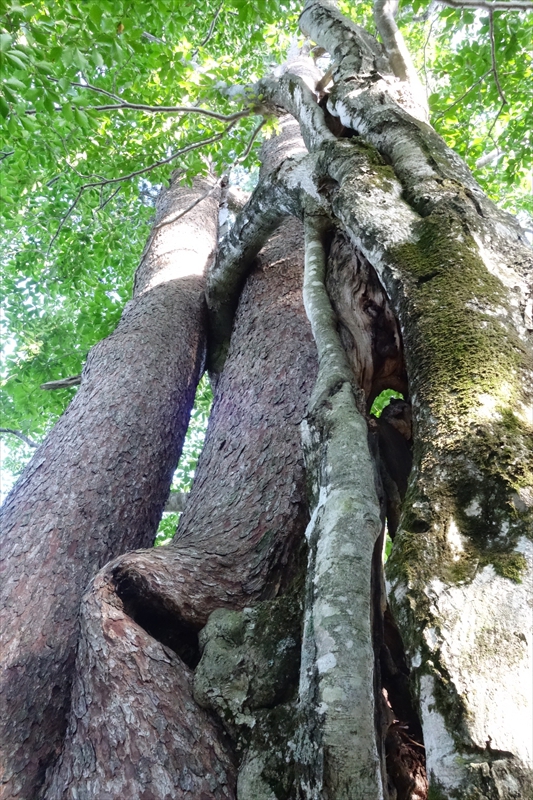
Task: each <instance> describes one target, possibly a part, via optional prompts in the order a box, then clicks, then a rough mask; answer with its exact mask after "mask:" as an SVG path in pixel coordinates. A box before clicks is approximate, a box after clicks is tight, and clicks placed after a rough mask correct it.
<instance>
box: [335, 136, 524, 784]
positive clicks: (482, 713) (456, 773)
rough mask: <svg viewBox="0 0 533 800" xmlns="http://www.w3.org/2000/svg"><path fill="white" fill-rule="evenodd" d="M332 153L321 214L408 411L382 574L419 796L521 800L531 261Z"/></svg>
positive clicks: (455, 196)
mask: <svg viewBox="0 0 533 800" xmlns="http://www.w3.org/2000/svg"><path fill="white" fill-rule="evenodd" d="M348 149H349V148H348V147H347V146H345V145H342V149H341V151H339V152H342V151H346V152H344V157H343V159H342V160H341V157H340V154H339V156H336V155H334V151H333V148H332V149H331V150H330V152H331V153H332V154H333V155H332V156H330V160H329V165H330V174H332V175H333V176H334V177H335V179H336V180H338V181H339V185H340V188H339V191H338V193H337V196H336V197H335V200H334V207H335V210H336V212H337V215H338V216H339V217H340V218H341V219H342V220H343V222H344V224H345V226H346V230H347V232H348V233H349V235H350V238H351V239H352V242H353V243H354V244H355V245H356V246H357V247H359V248H360V249H361V250H362V252H363V253H364V255H365V256H366V257H367V258H368V259H369V261H370V262H371V263H372V265H373V266H374V267H375V269H376V271H377V272H378V275H379V277H380V280H381V281H382V283H383V285H384V286H385V288H386V290H387V293H388V295H389V298H390V301H391V304H392V307H393V309H394V311H395V313H396V316H397V318H398V320H399V322H400V326H401V332H402V337H403V342H404V348H405V359H406V366H407V373H408V379H409V392H410V398H411V401H412V407H413V419H414V453H413V470H412V472H411V477H410V481H409V488H408V492H407V496H406V499H405V502H404V508H403V515H402V519H401V523H400V531H399V533H398V535H397V537H396V539H395V542H394V546H393V550H392V556H391V558H390V561H389V563H388V565H387V574H388V579H389V581H390V602H391V605H392V609H393V611H394V613H395V615H396V617H397V621H398V624H399V627H400V631H401V634H402V637H403V639H404V642H405V646H406V648H407V652H408V656H409V661H410V665H411V667H412V675H413V686H414V688H415V692H416V695H417V697H418V701H419V706H420V713H421V718H422V725H423V730H424V741H425V747H426V754H427V764H428V776H429V779H430V786H432V787H433V789H432V790H431V791H437V789H438V790H439V791H442V792H443V793H444V794H443V796H445V797H447V798H448V797H449V798H461V799H462V798H470V797H472V798H478V797H480V798H481V797H483V798H485V797H493V796H494V797H497V798H514V797H522V796H523V797H526V796H528V792H531V790H532V788H531V787H532V783H531V780H532V774H531V767H530V766H529V765H530V764H531V736H530V732H531V726H530V722H529V721H530V720H531V713H532V712H531V687H532V685H533V680H532V675H531V662H530V657H529V652H528V642H529V641H530V622H531V617H530V606H529V601H528V592H529V587H530V586H531V579H532V574H533V573H532V555H533V553H532V542H531V538H532V523H533V520H532V514H533V436H532V411H531V409H532V406H531V392H532V386H533V383H532V381H531V375H532V365H533V361H532V349H531V340H530V337H531V331H528V329H527V320H526V308H527V304H526V301H527V296H528V295H527V292H528V287H527V282H526V280H525V276H527V274H528V273H527V265H528V264H531V263H532V261H531V253H530V251H528V250H527V248H524V247H523V246H522V245H521V244H520V242H519V241H517V237H516V235H515V233H516V231H515V228H514V223H513V224H510V225H509V227H508V229H505V228H504V227H503V223H502V218H500V221H499V223H498V224H499V227H498V228H497V230H496V231H494V230H493V229H492V228H491V225H492V220H490V219H489V220H487V219H486V217H484V216H483V215H482V214H481V213H479V214H476V212H474V211H473V208H474V206H473V205H472V203H471V202H470V200H469V199H468V193H467V192H465V191H464V190H463V189H462V188H461V184H460V182H459V180H458V181H457V184H456V185H455V186H452V185H451V184H450V182H443V184H442V186H441V187H440V195H439V194H438V191H437V190H435V192H434V196H433V200H432V202H431V203H430V202H429V201H428V202H427V204H426V207H425V215H420V214H419V213H418V212H416V211H415V210H414V209H412V208H411V207H410V206H409V205H408V204H406V202H405V200H403V199H401V195H402V190H401V186H400V182H399V180H398V178H397V177H396V174H395V172H394V171H393V170H392V169H391V167H390V165H386V164H385V163H384V162H383V161H381V160H380V156H379V154H378V153H376V152H375V151H374V153H372V150H371V149H369V147H368V145H366V146H365V145H359V144H355V145H351V147H350V153H348V152H347V151H348ZM437 155H438V156H439V159H440V161H442V158H443V154H442V152H439V153H438V154H436V156H435V159H436V160H437ZM350 158H351V159H353V161H352V163H351V164H350V163H349V159H350ZM357 161H358V164H357V163H356V162H357ZM452 166H453V163H451V164H448V167H449V169H451V167H452ZM357 168H359V170H361V171H360V173H359V174H360V178H359V181H358V182H357V183H356V182H355V181H354V180H353V176H354V174H355V169H357ZM413 191H414V189H413ZM487 203H488V201H487ZM376 209H379V210H378V211H376ZM395 209H396V214H395V215H394V216H393V212H394V210H395ZM380 214H381V215H382V216H383V218H384V219H386V221H387V226H386V229H385V230H383V227H382V226H381V227H380ZM473 216H476V218H475V219H474V218H473ZM489 243H490V248H489ZM513 265H516V269H514V270H513ZM530 269H531V268H530ZM530 274H531V272H530Z"/></svg>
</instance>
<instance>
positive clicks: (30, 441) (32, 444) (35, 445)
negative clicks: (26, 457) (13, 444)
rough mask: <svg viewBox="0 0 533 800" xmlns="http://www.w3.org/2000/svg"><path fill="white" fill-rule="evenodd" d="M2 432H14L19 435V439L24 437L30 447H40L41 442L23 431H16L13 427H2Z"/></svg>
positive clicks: (0, 429)
mask: <svg viewBox="0 0 533 800" xmlns="http://www.w3.org/2000/svg"><path fill="white" fill-rule="evenodd" d="M0 433H12V434H13V436H18V438H19V439H22V441H23V442H25V443H26V444H27V445H29V446H30V447H39V442H34V441H33V439H30V438H29V436H26V434H25V433H22V431H15V430H13V428H0Z"/></svg>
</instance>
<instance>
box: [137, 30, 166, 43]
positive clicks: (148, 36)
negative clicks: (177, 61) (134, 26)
mask: <svg viewBox="0 0 533 800" xmlns="http://www.w3.org/2000/svg"><path fill="white" fill-rule="evenodd" d="M141 36H143V37H144V38H145V39H148V41H149V42H155V43H156V44H165V42H164V41H163V39H159V37H157V36H154V35H153V34H152V33H148V31H143V32H142V34H141Z"/></svg>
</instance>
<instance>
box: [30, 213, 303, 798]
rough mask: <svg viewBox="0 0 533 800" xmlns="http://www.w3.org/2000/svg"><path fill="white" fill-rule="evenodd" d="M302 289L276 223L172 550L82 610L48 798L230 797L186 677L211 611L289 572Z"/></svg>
mask: <svg viewBox="0 0 533 800" xmlns="http://www.w3.org/2000/svg"><path fill="white" fill-rule="evenodd" d="M301 275H302V233H301V225H300V224H299V223H298V222H297V221H292V222H287V223H285V224H284V226H283V227H282V228H281V229H280V231H279V232H278V234H275V235H274V236H273V237H272V239H271V240H270V241H269V243H268V245H267V246H266V247H265V248H264V249H263V250H262V252H261V253H260V254H259V257H258V259H257V262H256V265H255V267H254V269H253V270H252V273H251V275H250V277H249V279H248V281H247V283H246V286H245V289H244V291H243V293H242V296H241V299H240V303H239V308H238V311H237V316H236V320H235V326H234V331H233V336H232V340H231V346H230V350H229V354H228V358H227V362H226V366H225V369H224V372H223V374H222V376H221V377H220V379H219V381H218V384H217V389H216V394H215V399H214V404H213V410H212V414H211V418H210V421H209V427H208V432H207V436H206V441H205V446H204V450H203V453H202V456H201V458H200V461H199V464H198V470H197V476H196V479H195V482H194V486H193V489H192V491H191V493H190V495H189V497H188V500H187V504H186V507H185V510H184V511H183V515H182V518H181V520H180V525H179V528H178V531H177V534H176V536H175V538H174V540H173V542H172V543H171V544H169V545H167V546H164V547H160V548H157V549H155V550H144V551H138V552H136V553H130V554H128V555H125V556H122V557H120V558H118V559H116V560H115V561H114V562H111V563H110V564H109V565H108V566H107V567H106V568H105V569H104V570H102V572H101V573H100V574H99V575H98V576H97V578H96V579H95V581H94V582H93V584H92V586H91V587H90V589H89V591H88V593H87V595H86V597H85V599H84V602H83V604H82V613H81V616H82V632H81V640H80V647H79V651H78V659H77V664H76V680H75V684H74V692H73V700H72V708H71V715H70V722H69V729H68V732H67V736H66V740H65V746H64V750H63V756H62V758H61V760H60V762H59V764H58V768H57V769H56V770H55V772H54V774H53V775H52V776H51V779H50V783H49V786H48V788H47V791H46V792H45V797H46V800H52V798H54V800H58V799H59V798H65V799H66V798H74V797H79V798H87V799H88V798H93V797H108V796H109V797H142V798H152V797H153V798H158V800H159V799H161V800H163V799H165V800H167V798H168V800H170V799H171V798H172V800H175V799H176V798H189V797H198V798H204V799H205V800H207V798H217V800H218V798H224V797H234V796H235V794H234V793H235V780H236V771H237V759H236V756H235V754H234V752H233V748H232V746H231V745H229V744H228V740H227V735H226V734H225V733H224V732H223V730H222V729H221V727H220V723H219V722H217V721H216V720H214V719H213V718H212V716H211V715H210V713H209V712H208V711H204V710H203V709H202V708H200V707H199V706H198V705H197V704H196V702H195V700H194V699H193V693H192V670H193V669H194V667H195V666H196V664H197V662H198V658H199V652H198V640H197V633H198V631H199V630H200V628H201V627H202V626H204V625H205V623H206V622H207V619H208V616H209V614H211V612H213V611H214V610H215V609H221V608H227V609H232V610H240V609H243V608H244V607H246V606H248V605H250V604H252V605H253V604H255V603H257V601H260V600H263V599H268V598H275V597H277V596H278V595H279V594H280V593H281V594H282V593H283V592H285V591H286V590H287V589H288V588H289V587H290V585H291V583H292V582H293V581H294V579H295V577H296V575H297V573H298V571H299V570H301V566H302V545H303V532H304V530H305V525H306V523H307V519H308V514H307V498H306V488H305V480H304V469H303V455H302V449H301V443H300V433H299V425H300V422H301V420H302V418H303V416H304V413H305V409H306V405H307V400H308V398H309V395H310V392H311V389H312V387H313V384H314V379H315V375H316V354H315V353H316V351H315V345H314V342H313V339H312V336H311V332H310V329H309V325H308V323H307V320H306V318H305V312H304V309H303V306H302V298H301ZM173 698H174V700H173ZM154 753H157V757H156V758H155V757H154Z"/></svg>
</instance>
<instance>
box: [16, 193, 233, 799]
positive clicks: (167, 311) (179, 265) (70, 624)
mask: <svg viewBox="0 0 533 800" xmlns="http://www.w3.org/2000/svg"><path fill="white" fill-rule="evenodd" d="M212 186H213V183H212V181H210V180H204V181H199V182H197V183H196V184H195V186H194V187H193V189H183V188H180V187H179V186H178V185H177V184H175V185H173V186H172V187H171V188H170V189H169V190H168V191H165V192H163V194H162V196H161V198H160V200H159V201H158V208H157V218H156V224H155V227H154V229H153V231H152V234H151V237H150V240H149V243H148V245H147V248H146V250H145V253H144V256H143V259H142V261H141V265H140V267H139V269H138V271H137V274H136V286H135V294H134V298H133V300H132V301H131V302H130V303H129V304H128V305H127V306H126V309H125V311H124V314H123V316H122V319H121V321H120V323H119V325H118V327H117V329H116V331H115V332H114V333H113V334H112V335H111V336H109V337H108V338H107V339H105V340H104V341H102V342H100V343H99V344H97V345H96V346H95V347H94V348H93V349H92V351H91V353H90V354H89V357H88V360H87V365H86V367H85V369H84V373H83V380H82V384H81V387H80V389H79V391H78V393H77V395H76V397H75V399H74V401H73V402H72V403H71V405H70V406H69V408H68V410H67V411H66V413H65V414H64V416H63V417H62V418H61V420H60V421H59V422H58V424H57V425H56V427H55V428H54V429H53V431H52V432H51V433H50V435H49V436H48V438H47V439H46V441H45V442H44V444H43V445H42V446H41V447H40V448H39V450H38V451H37V453H36V454H35V456H34V458H33V459H32V461H31V462H30V464H29V465H28V467H27V469H26V470H25V472H24V474H23V475H22V477H21V479H20V480H19V482H18V483H17V485H16V487H15V488H14V490H13V492H12V493H11V495H10V496H9V497H8V498H7V500H6V502H5V505H4V506H3V508H2V537H3V538H2V561H3V566H4V574H3V578H2V584H1V587H0V592H1V605H0V608H1V609H2V616H3V623H2V639H1V659H2V662H1V663H2V677H1V692H2V694H1V697H2V713H1V714H0V726H1V735H0V743H1V753H2V755H1V763H2V770H3V772H2V781H3V783H2V789H1V796H2V797H5V798H10V797H19V798H27V799H28V800H29V798H35V797H37V796H38V793H39V786H40V784H41V783H42V781H43V779H44V775H45V772H46V769H47V768H48V767H49V765H50V764H51V763H53V761H54V759H55V758H56V757H57V755H58V753H59V750H60V747H61V738H62V736H63V734H64V731H65V726H66V720H65V711H66V707H67V703H68V697H69V693H70V680H71V674H72V668H73V664H74V654H75V644H76V638H77V632H78V622H77V618H78V608H79V601H80V597H81V594H82V592H83V591H84V589H85V587H86V586H87V583H88V581H89V579H90V578H91V577H92V576H93V575H94V574H95V573H96V572H97V571H98V569H100V567H101V566H102V565H103V564H105V562H106V561H108V560H109V558H110V557H114V556H116V555H118V554H119V553H121V552H123V551H125V550H127V549H130V548H132V547H139V546H148V545H150V544H151V543H152V541H153V539H154V534H155V531H156V528H157V525H158V522H159V519H160V516H161V511H162V508H163V506H164V503H165V500H166V498H167V496H168V492H169V488H170V481H171V478H172V473H173V470H174V468H175V466H176V463H177V459H178V457H179V454H180V451H181V446H182V443H183V438H184V436H185V431H186V429H187V424H188V419H189V413H190V408H191V405H192V402H193V398H194V391H195V387H196V384H197V381H198V378H199V375H200V374H201V370H202V367H203V363H204V358H205V330H206V329H205V307H204V302H205V301H204V297H203V290H204V283H205V272H206V268H207V266H208V264H209V262H210V260H211V259H212V258H213V255H214V251H215V247H216V237H217V226H218V216H217V214H218V200H217V192H214V193H212V194H211V195H210V196H209V197H206V198H205V199H204V200H203V201H202V203H200V204H199V205H198V206H197V207H196V208H195V209H194V210H193V211H192V212H191V213H189V214H188V215H187V216H186V217H184V218H182V219H179V220H175V221H172V220H173V217H174V216H175V215H176V214H177V213H178V212H179V211H180V210H184V209H185V208H187V207H188V206H189V205H190V204H191V202H192V201H194V200H195V199H197V198H198V197H199V196H202V195H203V194H205V193H206V192H207V191H208V190H210V189H211V188H212Z"/></svg>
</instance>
